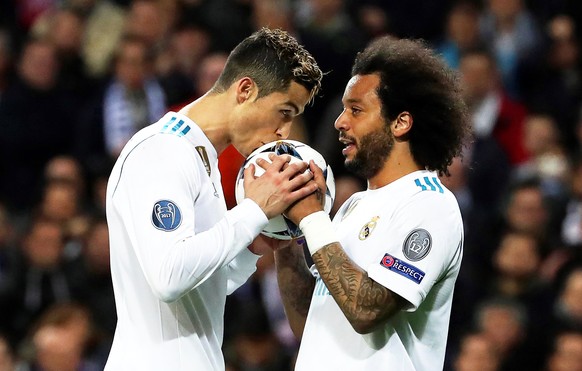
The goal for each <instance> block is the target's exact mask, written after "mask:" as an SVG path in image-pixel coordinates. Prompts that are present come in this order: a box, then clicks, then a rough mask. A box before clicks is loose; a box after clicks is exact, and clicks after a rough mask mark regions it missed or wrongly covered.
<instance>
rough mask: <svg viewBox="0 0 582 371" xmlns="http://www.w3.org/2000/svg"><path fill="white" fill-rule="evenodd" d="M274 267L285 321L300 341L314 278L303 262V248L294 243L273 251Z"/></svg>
mask: <svg viewBox="0 0 582 371" xmlns="http://www.w3.org/2000/svg"><path fill="white" fill-rule="evenodd" d="M275 265H276V267H277V281H278V283H279V291H280V292H281V298H282V300H283V305H284V307H285V313H286V314H287V319H288V320H289V324H290V326H291V330H293V333H294V334H295V336H296V337H297V339H301V336H302V335H303V328H304V327H305V320H306V319H307V312H308V311H309V305H310V304H311V295H312V294H313V289H314V287H315V278H314V277H313V275H312V274H311V272H310V271H309V268H308V267H307V263H306V262H305V255H304V254H303V247H302V246H300V245H297V244H295V243H292V244H291V245H289V246H286V247H281V248H279V249H277V250H275Z"/></svg>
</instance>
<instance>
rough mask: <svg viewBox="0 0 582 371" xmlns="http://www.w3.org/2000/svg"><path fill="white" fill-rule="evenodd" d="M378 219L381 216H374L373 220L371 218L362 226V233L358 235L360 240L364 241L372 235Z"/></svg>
mask: <svg viewBox="0 0 582 371" xmlns="http://www.w3.org/2000/svg"><path fill="white" fill-rule="evenodd" d="M378 219H380V217H379V216H375V217H373V218H372V220H370V221H369V222H368V223H366V224H365V225H364V226H363V227H362V229H360V234H359V236H358V237H359V238H360V240H362V241H364V240H365V239H366V238H368V237H370V235H371V234H372V231H373V230H374V228H376V224H377V221H378Z"/></svg>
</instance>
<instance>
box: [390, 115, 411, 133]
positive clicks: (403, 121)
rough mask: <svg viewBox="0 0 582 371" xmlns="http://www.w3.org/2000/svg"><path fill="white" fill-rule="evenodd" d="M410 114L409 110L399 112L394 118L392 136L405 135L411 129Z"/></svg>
mask: <svg viewBox="0 0 582 371" xmlns="http://www.w3.org/2000/svg"><path fill="white" fill-rule="evenodd" d="M412 122H413V119H412V115H411V114H410V112H407V111H404V112H401V113H400V114H399V115H398V117H396V120H394V121H393V122H392V134H394V137H396V138H399V137H402V136H404V135H406V134H407V133H408V132H409V131H410V129H412Z"/></svg>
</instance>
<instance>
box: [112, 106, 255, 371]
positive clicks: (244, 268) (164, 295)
mask: <svg viewBox="0 0 582 371" xmlns="http://www.w3.org/2000/svg"><path fill="white" fill-rule="evenodd" d="M217 157H218V156H217V153H216V150H215V149H214V147H213V146H212V144H211V143H210V141H209V140H208V138H207V137H206V136H205V135H204V133H203V132H202V130H201V129H200V128H199V127H198V126H197V125H196V124H195V123H194V122H192V121H191V120H189V119H188V118H187V117H185V116H183V115H181V114H178V113H173V112H171V113H168V114H166V115H165V116H164V117H163V118H162V119H161V120H160V121H158V122H157V123H155V124H152V125H150V126H148V127H146V128H144V129H142V130H141V131H139V132H138V133H137V134H136V135H135V136H134V137H133V138H132V139H131V140H130V141H129V143H128V144H127V145H126V146H125V148H124V149H123V151H122V153H121V155H120V156H119V158H118V160H117V162H116V164H115V166H114V168H113V171H112V173H111V176H110V178H109V183H108V185H107V221H108V225H109V233H110V245H111V274H112V278H113V287H114V290H115V301H116V307H117V316H118V322H117V328H116V330H115V337H114V340H113V346H112V349H111V353H110V355H109V359H108V361H107V365H106V367H105V369H106V370H110V371H113V370H124V371H126V370H140V371H143V370H224V368H225V365H224V359H223V356H222V352H221V346H222V336H223V316H224V305H225V301H226V295H227V294H229V293H231V292H232V291H234V290H235V289H236V288H237V287H239V286H240V285H242V284H243V283H244V282H245V281H246V280H247V278H248V277H249V276H250V275H251V274H252V273H253V272H254V270H255V264H256V262H257V259H258V256H256V255H254V254H252V253H251V252H250V251H249V250H248V249H246V247H247V246H248V245H249V244H250V243H251V242H252V241H253V239H254V238H255V237H256V236H257V235H258V234H259V232H260V231H261V229H262V228H263V227H264V226H265V225H266V224H267V218H266V216H265V214H264V213H263V212H262V210H261V209H260V208H259V206H258V205H257V204H256V203H254V202H253V201H251V200H248V199H247V200H244V201H243V202H242V203H241V204H240V205H238V206H236V207H234V208H233V209H231V210H229V211H227V209H226V204H225V200H224V195H223V192H222V187H221V184H220V174H219V171H218V158H217Z"/></svg>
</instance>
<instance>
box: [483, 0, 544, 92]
mask: <svg viewBox="0 0 582 371" xmlns="http://www.w3.org/2000/svg"><path fill="white" fill-rule="evenodd" d="M485 4H486V9H485V12H484V13H483V15H482V17H481V20H480V28H481V38H482V39H483V41H484V42H485V43H487V45H488V47H489V48H490V50H492V51H493V55H494V56H495V60H496V63H497V65H498V66H499V70H500V72H501V81H502V82H503V87H504V89H505V90H506V91H507V93H508V94H509V95H510V96H511V97H512V98H513V99H517V98H519V97H520V96H521V95H520V93H521V92H520V91H519V86H518V82H517V77H516V76H517V74H518V71H519V69H520V68H522V65H523V64H526V63H530V59H531V58H534V57H536V55H537V54H536V53H539V52H540V47H541V34H540V30H539V26H538V25H537V24H536V20H535V18H534V17H533V16H532V15H531V13H530V12H529V11H528V9H527V8H526V6H525V1H524V0H486V1H485Z"/></svg>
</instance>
